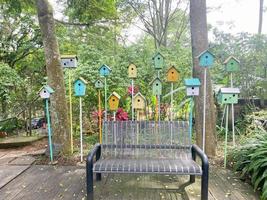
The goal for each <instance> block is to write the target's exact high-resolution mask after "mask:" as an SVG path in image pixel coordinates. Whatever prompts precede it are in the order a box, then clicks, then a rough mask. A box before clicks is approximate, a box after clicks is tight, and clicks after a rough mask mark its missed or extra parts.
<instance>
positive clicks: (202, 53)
mask: <svg viewBox="0 0 267 200" xmlns="http://www.w3.org/2000/svg"><path fill="white" fill-rule="evenodd" d="M205 53H209V54H210V55H212V56H213V57H215V56H214V54H213V53H211V52H210V51H209V50H205V51H203V52H201V53H200V54H199V55H198V56H197V58H200V57H201V56H202V55H204V54H205Z"/></svg>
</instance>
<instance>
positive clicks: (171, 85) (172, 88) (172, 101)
mask: <svg viewBox="0 0 267 200" xmlns="http://www.w3.org/2000/svg"><path fill="white" fill-rule="evenodd" d="M172 120H173V83H171V121H172Z"/></svg>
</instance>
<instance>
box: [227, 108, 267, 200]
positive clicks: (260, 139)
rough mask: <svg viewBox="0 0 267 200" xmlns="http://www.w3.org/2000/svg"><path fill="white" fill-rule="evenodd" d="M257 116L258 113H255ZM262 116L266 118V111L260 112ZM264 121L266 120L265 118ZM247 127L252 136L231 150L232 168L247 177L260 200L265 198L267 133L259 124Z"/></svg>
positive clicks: (266, 184)
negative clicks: (258, 192) (259, 195)
mask: <svg viewBox="0 0 267 200" xmlns="http://www.w3.org/2000/svg"><path fill="white" fill-rule="evenodd" d="M257 115H259V113H257ZM262 116H266V111H265V112H262ZM265 119H266V118H265ZM253 123H257V125H256V126H255V125H253V129H252V130H251V127H252V126H251V125H249V126H247V129H248V130H250V132H253V135H250V137H248V138H247V139H246V140H245V141H244V142H243V144H242V145H241V146H240V147H238V148H236V149H234V150H233V157H232V159H233V161H234V168H235V170H237V171H241V172H242V174H241V176H242V177H243V178H245V177H248V178H250V179H251V182H252V184H253V186H254V189H255V190H256V189H260V190H261V191H262V196H261V198H262V199H266V198H267V158H266V154H267V131H266V129H264V127H263V126H262V125H260V123H259V122H257V121H256V122H255V121H253V122H251V124H253Z"/></svg>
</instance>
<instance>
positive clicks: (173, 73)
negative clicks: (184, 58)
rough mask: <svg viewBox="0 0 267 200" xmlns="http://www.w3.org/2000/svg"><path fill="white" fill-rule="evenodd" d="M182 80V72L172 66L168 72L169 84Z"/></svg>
mask: <svg viewBox="0 0 267 200" xmlns="http://www.w3.org/2000/svg"><path fill="white" fill-rule="evenodd" d="M179 78H180V72H179V71H178V70H177V69H176V68H175V67H174V66H171V67H170V68H169V69H168V71H167V82H177V81H178V80H179Z"/></svg>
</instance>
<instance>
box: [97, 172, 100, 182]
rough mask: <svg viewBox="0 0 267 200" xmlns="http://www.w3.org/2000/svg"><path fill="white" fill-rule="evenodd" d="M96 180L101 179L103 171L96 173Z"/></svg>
mask: <svg viewBox="0 0 267 200" xmlns="http://www.w3.org/2000/svg"><path fill="white" fill-rule="evenodd" d="M96 180H97V181H101V173H96Z"/></svg>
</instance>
